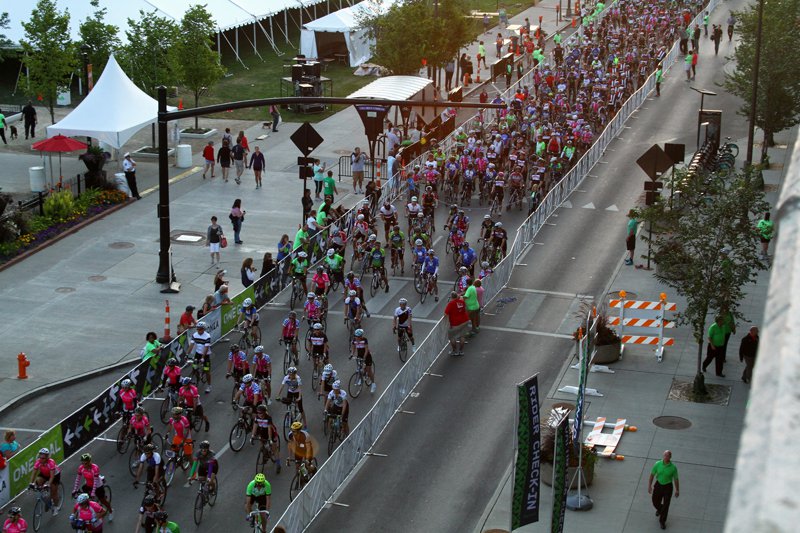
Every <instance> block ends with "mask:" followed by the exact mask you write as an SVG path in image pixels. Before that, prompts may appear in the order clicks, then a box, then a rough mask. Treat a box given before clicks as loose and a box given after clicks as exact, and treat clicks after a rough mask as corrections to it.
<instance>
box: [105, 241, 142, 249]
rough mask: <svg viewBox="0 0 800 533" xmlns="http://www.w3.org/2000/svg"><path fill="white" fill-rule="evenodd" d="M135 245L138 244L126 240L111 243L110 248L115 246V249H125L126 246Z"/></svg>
mask: <svg viewBox="0 0 800 533" xmlns="http://www.w3.org/2000/svg"><path fill="white" fill-rule="evenodd" d="M134 246H136V245H135V244H133V243H132V242H125V241H119V242H112V243H111V244H109V245H108V247H109V248H113V249H115V250H124V249H125V248H133V247H134Z"/></svg>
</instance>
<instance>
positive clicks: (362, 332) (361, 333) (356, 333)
mask: <svg viewBox="0 0 800 533" xmlns="http://www.w3.org/2000/svg"><path fill="white" fill-rule="evenodd" d="M354 334H355V336H356V337H363V336H364V330H363V329H361V328H358V329H357V330H356V331H355V333H354Z"/></svg>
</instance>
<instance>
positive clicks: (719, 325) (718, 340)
mask: <svg viewBox="0 0 800 533" xmlns="http://www.w3.org/2000/svg"><path fill="white" fill-rule="evenodd" d="M724 345H725V320H724V318H723V317H722V316H717V318H716V319H715V320H714V323H713V324H711V327H709V328H708V346H707V347H706V358H705V360H704V361H703V372H705V371H706V369H707V368H708V365H710V364H711V362H712V361H713V362H714V370H715V371H716V375H717V377H720V378H724V377H725V374H723V373H722V365H723V363H724V362H725V361H724V360H723V357H724V354H723V351H722V350H723V347H724Z"/></svg>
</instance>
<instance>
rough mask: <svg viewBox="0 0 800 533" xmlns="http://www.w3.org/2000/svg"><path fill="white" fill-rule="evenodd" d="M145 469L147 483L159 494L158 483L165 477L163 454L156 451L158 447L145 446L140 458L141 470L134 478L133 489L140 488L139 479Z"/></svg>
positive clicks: (137, 471)
mask: <svg viewBox="0 0 800 533" xmlns="http://www.w3.org/2000/svg"><path fill="white" fill-rule="evenodd" d="M145 467H147V483H152V484H153V487H154V488H155V490H156V492H157V493H158V491H159V488H158V486H159V485H158V482H159V481H160V480H161V477H162V476H163V475H164V462H163V461H162V459H161V454H160V453H158V452H157V451H156V447H155V446H154V445H152V444H147V445H145V447H144V450H143V451H142V455H140V456H139V468H137V469H136V475H135V476H134V478H133V488H137V487H139V478H140V477H141V475H142V470H144V468H145ZM156 496H158V494H156Z"/></svg>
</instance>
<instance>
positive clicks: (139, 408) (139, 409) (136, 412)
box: [133, 378, 191, 415]
mask: <svg viewBox="0 0 800 533" xmlns="http://www.w3.org/2000/svg"><path fill="white" fill-rule="evenodd" d="M189 380H190V381H191V378H189ZM133 412H134V413H135V414H137V415H143V414H144V407H137V408H136V409H134V410H133Z"/></svg>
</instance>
